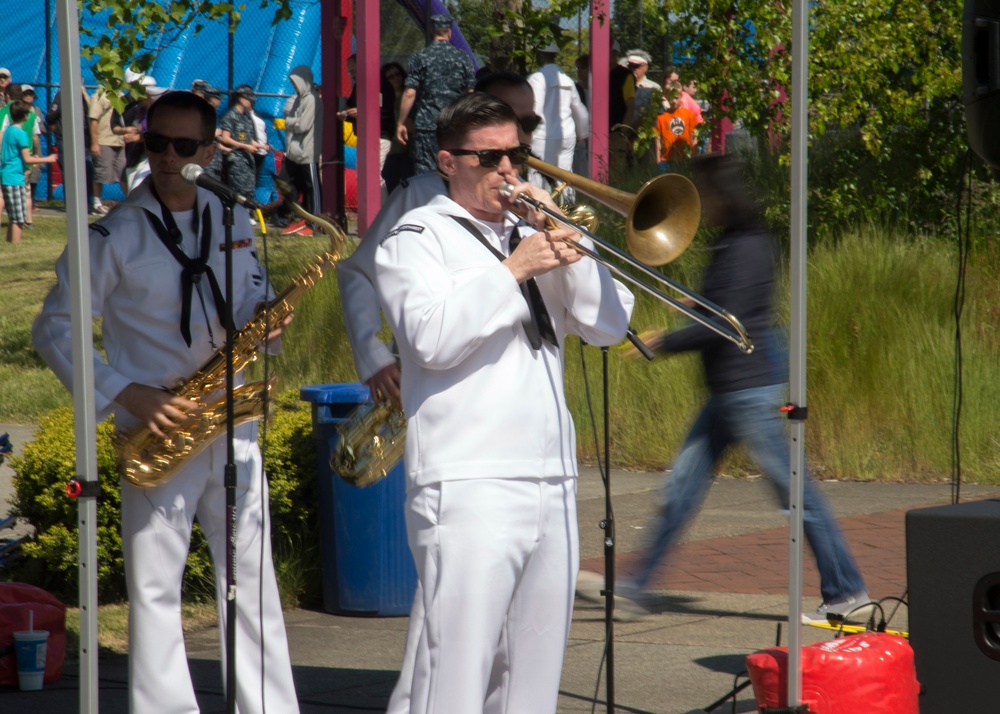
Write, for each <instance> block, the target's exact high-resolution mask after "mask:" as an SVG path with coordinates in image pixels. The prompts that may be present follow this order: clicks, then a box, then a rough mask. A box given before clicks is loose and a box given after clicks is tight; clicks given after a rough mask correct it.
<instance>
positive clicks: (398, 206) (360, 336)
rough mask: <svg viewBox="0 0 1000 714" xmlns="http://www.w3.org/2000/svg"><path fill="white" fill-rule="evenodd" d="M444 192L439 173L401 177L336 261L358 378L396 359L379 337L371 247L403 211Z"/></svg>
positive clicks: (373, 251)
mask: <svg viewBox="0 0 1000 714" xmlns="http://www.w3.org/2000/svg"><path fill="white" fill-rule="evenodd" d="M447 193H448V187H447V185H446V184H445V182H444V179H442V178H441V176H440V174H437V173H427V174H418V175H416V176H413V177H412V178H408V179H405V180H404V181H403V183H402V184H400V186H399V187H398V188H397V189H396V190H395V191H393V192H392V195H390V196H389V200H388V201H386V203H385V205H384V206H382V208H381V209H380V210H379V212H378V214H377V215H376V216H375V220H374V221H372V224H371V225H370V226H369V227H368V230H367V231H365V235H364V237H363V238H362V239H361V242H360V243H359V244H358V247H357V248H356V249H355V251H354V252H353V253H352V254H351V256H350V257H349V258H346V259H344V260H342V261H340V262H339V263H337V281H338V283H339V285H340V305H341V308H342V310H343V313H344V326H345V327H346V328H347V339H348V340H349V341H350V343H351V351H352V353H353V355H354V369H355V371H356V372H357V373H358V379H359V380H360V381H361V382H367V381H368V380H369V379H370V378H371V376H372V375H373V374H375V373H376V372H378V371H379V370H380V369H382V368H384V367H387V366H388V365H390V364H392V363H393V362H394V361H395V359H396V358H395V356H394V355H393V354H392V352H391V351H390V350H389V348H388V347H387V346H386V344H385V343H384V342H382V340H381V339H379V331H380V330H381V328H382V310H381V306H380V305H379V302H378V294H377V293H376V292H375V284H374V283H375V250H376V249H377V248H378V246H379V243H380V242H381V241H382V239H383V238H385V235H386V233H388V232H389V231H390V230H392V228H393V226H395V225H396V223H397V222H398V221H399V219H400V218H402V216H403V214H404V213H406V212H407V211H410V210H412V209H414V208H417V207H419V206H425V205H427V204H428V203H429V202H430V201H431V199H432V198H434V197H435V196H440V195H442V194H447Z"/></svg>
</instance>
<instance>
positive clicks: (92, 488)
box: [66, 476, 101, 498]
mask: <svg viewBox="0 0 1000 714" xmlns="http://www.w3.org/2000/svg"><path fill="white" fill-rule="evenodd" d="M66 495H67V496H69V497H70V498H98V497H100V495H101V484H100V482H99V481H85V480H83V479H81V478H78V477H76V476H74V477H73V478H71V479H70V480H69V481H68V482H67V483H66Z"/></svg>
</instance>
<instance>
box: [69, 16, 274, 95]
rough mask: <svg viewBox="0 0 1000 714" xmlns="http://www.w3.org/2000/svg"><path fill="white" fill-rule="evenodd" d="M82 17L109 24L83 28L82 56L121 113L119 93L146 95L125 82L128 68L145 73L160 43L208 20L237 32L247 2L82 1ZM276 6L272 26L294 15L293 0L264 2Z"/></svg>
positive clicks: (197, 29) (133, 85)
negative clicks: (225, 24)
mask: <svg viewBox="0 0 1000 714" xmlns="http://www.w3.org/2000/svg"><path fill="white" fill-rule="evenodd" d="M79 3H80V11H81V14H83V15H89V16H94V17H97V18H100V19H102V20H104V21H105V22H104V23H103V24H102V25H101V26H100V28H99V29H97V30H92V29H89V25H87V24H85V25H84V27H83V32H84V38H83V41H82V42H81V48H80V50H81V53H82V54H83V58H84V60H85V61H87V62H90V63H91V66H92V68H93V71H94V76H95V77H97V81H98V83H99V84H101V85H103V86H105V87H106V88H108V89H109V90H110V91H109V93H108V94H109V98H111V101H112V102H113V103H116V104H122V106H118V109H119V110H121V109H122V108H124V105H123V103H122V101H121V99H120V97H119V94H120V92H122V91H125V90H128V91H130V92H132V93H133V94H139V95H142V93H144V90H143V89H142V88H141V87H140V86H139V85H138V84H128V83H126V82H125V69H126V68H131V69H132V70H133V71H135V72H140V73H141V72H145V71H147V70H148V69H149V68H150V66H151V65H152V64H153V60H154V59H155V57H154V51H155V48H156V47H157V46H158V44H159V43H158V41H159V40H161V39H164V38H168V37H170V36H172V35H178V34H180V33H181V32H184V31H185V30H187V29H188V28H192V29H193V30H194V32H198V31H199V30H201V28H202V27H204V25H205V24H206V23H209V22H220V21H221V22H228V23H229V25H230V28H229V29H230V32H234V31H235V30H236V25H237V24H238V23H239V20H240V12H241V11H242V10H243V9H244V8H245V7H246V5H245V4H242V3H241V4H235V3H232V2H213V0H151V1H150V2H135V0H79ZM269 3H272V4H274V5H275V6H276V7H275V14H274V22H276V23H277V22H280V21H281V20H286V19H288V18H290V17H291V16H292V11H291V7H290V0H261V4H260V6H261V7H266V6H267V5H268V4H269Z"/></svg>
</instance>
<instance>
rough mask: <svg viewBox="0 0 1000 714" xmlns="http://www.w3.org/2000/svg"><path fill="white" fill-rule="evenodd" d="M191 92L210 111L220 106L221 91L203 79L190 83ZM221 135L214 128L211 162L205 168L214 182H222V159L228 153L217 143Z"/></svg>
mask: <svg viewBox="0 0 1000 714" xmlns="http://www.w3.org/2000/svg"><path fill="white" fill-rule="evenodd" d="M191 91H192V92H193V93H195V94H197V95H198V96H199V97H201V98H202V99H204V100H205V101H206V102H208V103H209V104H211V105H212V109H216V110H217V109H218V108H219V105H220V104H222V90H221V89H219V88H218V87H213V86H212V85H211V84H209V83H208V82H206V81H205V80H204V79H196V80H194V81H193V82H192V83H191ZM221 134H222V129H219V128H218V127H216V129H215V153H214V154H213V155H212V160H211V161H210V162H209V164H208V166H206V167H205V173H206V174H208V175H209V176H211V177H212V178H214V179H215V180H216V181H221V180H222V157H223V156H225V155H226V154H227V153H228V152H229V149H228V148H223V146H222V144H220V143H219V136H220V135H221Z"/></svg>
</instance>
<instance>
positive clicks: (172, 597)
mask: <svg viewBox="0 0 1000 714" xmlns="http://www.w3.org/2000/svg"><path fill="white" fill-rule="evenodd" d="M151 185H152V182H151V181H149V180H147V181H146V182H144V183H143V184H142V185H141V186H139V187H138V188H136V190H135V191H133V192H132V193H131V194H130V195H129V196H128V198H127V199H126V201H125V202H123V203H121V204H119V206H118V207H116V209H115V210H113V211H112V212H111V213H110V214H109V215H108V216H106V217H105V218H103V219H101V220H100V221H98V222H97V223H95V224H94V225H92V226H91V231H90V274H91V297H92V305H93V316H94V317H95V318H102V334H103V340H104V346H105V350H106V352H107V360H106V361H105V359H104V358H103V357H102V356H101V355H100V353H99V352H98V351H97V350H95V351H94V360H93V361H94V374H95V388H96V406H97V416H98V418H99V419H103V418H105V417H106V416H108V415H109V414H110V413H112V412H114V413H115V421H116V427H117V428H118V429H119V430H128V429H130V428H131V427H132V426H134V424H135V421H136V420H135V418H134V417H132V415H130V414H129V413H128V412H127V411H126V410H125V409H124V408H122V407H121V406H120V405H117V404H116V403H114V401H113V400H114V398H115V397H116V396H117V395H118V394H119V393H120V392H121V391H122V390H123V389H124V388H125V387H126V386H128V385H129V384H130V383H132V382H137V383H140V384H145V385H149V386H154V387H157V386H166V387H170V386H172V385H174V384H176V383H177V381H178V380H181V379H184V378H186V377H189V376H191V375H192V374H193V373H194V372H195V371H196V370H197V369H198V368H199V367H200V366H201V365H202V364H203V363H204V362H205V361H206V360H207V359H208V358H209V357H211V356H212V355H213V354H214V353H215V352H216V351H217V350H218V349H219V348H221V347H222V346H223V344H224V343H225V340H226V332H225V329H224V328H223V326H222V323H221V321H220V316H219V315H218V314H217V311H216V305H215V303H214V301H213V299H212V296H211V294H210V292H211V291H210V290H209V289H208V285H207V282H208V281H207V280H202V281H201V283H200V286H201V287H202V288H203V290H202V292H203V296H202V298H203V299H199V295H198V286H195V289H194V294H193V295H192V300H191V314H190V331H191V346H190V347H188V346H187V345H186V344H185V340H184V338H183V337H182V336H181V331H180V323H181V265H180V263H178V261H177V260H175V258H174V257H173V256H172V255H171V254H170V252H169V251H168V249H167V248H166V247H165V246H164V245H163V243H161V241H160V239H159V238H158V237H157V235H156V232H155V231H154V230H153V228H152V227H151V225H150V221H149V220H148V219H147V216H146V213H145V211H144V210H143V209H148V210H149V211H150V212H152V213H153V214H154V215H156V216H160V217H162V210H163V209H162V208H161V205H160V203H159V202H158V201H157V200H156V198H155V196H154V195H153V193H152V192H151V190H150V188H151ZM206 205H207V206H208V208H209V211H210V228H211V246H210V251H209V257H208V265H209V266H210V267H211V269H212V270H213V271H214V273H215V275H216V277H217V279H218V281H219V284H220V285H222V286H223V289H224V285H225V282H224V276H225V252H224V237H225V233H224V228H223V225H222V206H221V204H220V203H219V200H218V199H217V198H216V197H215V196H214V195H213V194H211V193H209V192H208V191H206V190H204V189H198V198H197V206H196V207H195V209H194V211H180V212H175V213H174V214H173V218H174V219H175V221H176V225H177V228H178V229H179V242H180V245H181V247H182V249H183V251H184V253H186V254H187V255H188V256H197V255H198V254H199V247H200V244H201V240H202V237H201V234H202V233H203V230H204V226H199V230H198V232H196V231H195V225H196V218H195V217H196V216H197V221H198V222H199V223H200V222H201V221H202V218H203V216H204V215H205V213H204V211H205V207H206ZM235 216H236V221H235V222H236V225H235V227H234V230H233V236H234V250H233V275H234V277H233V283H234V285H233V289H234V292H235V297H234V305H233V312H234V319H235V323H236V326H237V327H240V326H242V325H244V324H245V323H246V322H247V321H248V320H249V318H250V317H251V316H252V315H253V314H254V311H255V308H256V305H257V304H258V303H259V302H261V301H263V300H266V299H267V297H268V290H269V288H268V285H267V281H266V280H265V278H264V275H263V271H262V269H261V267H260V264H259V263H258V262H257V257H256V247H255V244H254V241H253V234H252V231H251V227H250V223H249V218H248V216H247V214H246V212H245V211H243V210H242V209H236V212H235ZM56 275H57V278H58V283H57V285H56V286H55V287H54V288H53V290H52V292H51V293H50V294H49V295H48V297H47V298H46V300H45V303H44V306H43V308H42V312H41V314H40V315H39V316H38V318H37V320H36V321H35V325H34V330H33V337H34V341H35V345H36V348H37V349H38V352H39V353H40V354H41V355H42V357H43V358H44V359H45V361H46V362H47V363H48V365H49V366H50V367H51V368H52V370H53V371H54V372H55V373H56V375H57V376H58V377H59V379H60V380H61V381H62V382H63V384H65V385H66V386H67V387H69V388H72V387H71V383H72V376H73V374H72V344H71V334H70V333H71V323H70V320H71V317H70V310H71V300H72V297H71V291H70V289H69V267H68V257H67V253H66V252H64V253H63V255H62V256H61V257H60V258H59V261H58V263H57V264H56ZM256 437H257V426H256V423H254V422H250V423H245V424H242V425H240V426H239V427H237V433H236V441H235V445H236V465H237V492H236V493H237V509H238V517H237V518H238V524H237V544H236V549H237V558H238V562H237V566H236V567H237V573H238V585H239V590H238V594H237V610H238V612H237V617H238V622H237V634H236V638H237V652H236V653H237V662H236V666H237V670H236V671H237V684H238V690H239V691H238V692H237V706H238V710H239V712H241V714H252V713H255V712H263V711H264V710H265V709H266V711H267V712H297V711H298V704H297V699H296V695H295V687H294V683H293V681H292V672H291V663H290V660H289V655H288V643H287V640H286V636H285V627H284V620H283V617H282V612H281V603H280V600H279V596H278V590H277V585H276V582H275V576H274V569H273V562H272V558H271V550H270V534H269V531H265V530H264V528H263V522H264V512H265V509H266V508H267V493H266V484H265V483H264V482H263V480H262V469H261V457H260V451H259V449H258V447H257V438H256ZM225 463H226V439H225V438H220V439H217V440H216V441H215V442H214V443H213V444H212V445H211V446H209V447H208V448H206V449H205V450H204V451H203V452H202V453H201V454H200V455H198V456H197V457H195V458H193V459H191V460H190V462H189V463H187V464H185V465H184V466H183V467H182V468H181V469H180V470H179V471H178V473H177V475H176V476H175V477H174V478H172V479H171V480H170V481H168V482H167V483H164V484H162V485H159V486H157V487H155V488H151V489H141V488H138V487H136V486H133V485H131V484H129V483H128V482H126V481H124V480H122V482H121V488H122V540H123V547H124V553H125V570H126V578H127V582H128V592H129V605H130V608H129V687H130V710H131V711H133V712H136V713H137V714H138V713H139V712H157V713H167V712H178V713H179V712H197V711H198V704H197V699H196V697H195V693H194V688H193V686H192V683H191V677H190V673H189V671H188V664H187V657H186V653H185V649H184V635H183V630H182V624H181V608H180V605H181V578H182V574H183V571H184V564H185V561H186V558H187V552H188V547H189V541H190V536H191V528H192V524H193V521H194V519H195V518H197V519H198V522H199V523H200V524H201V526H202V528H203V529H204V531H205V537H206V539H207V540H208V544H209V547H210V549H211V554H212V561H213V563H214V564H215V581H216V582H215V585H216V600H217V603H218V608H219V618H220V630H219V632H220V640H221V642H222V644H223V658H225V646H224V643H225V632H226V627H225V615H226V613H225V610H226V598H225V580H226V568H225V541H226V534H227V526H226V522H225V489H224V484H223V477H224V467H225ZM262 542H263V545H264V550H263V560H261V543H262ZM261 562H263V570H261ZM261 590H262V591H263V597H261V595H260V592H261ZM261 608H263V613H261ZM261 620H263V628H264V629H263V632H261V625H260V622H261ZM262 640H263V643H264V654H263V657H264V660H263V662H262V661H261V641H262ZM223 668H225V663H224V662H223ZM262 671H263V673H264V676H265V682H264V686H263V692H264V696H265V698H266V701H265V702H262V701H261V691H262V687H261V681H260V678H261V673H262ZM265 704H266V706H265Z"/></svg>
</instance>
